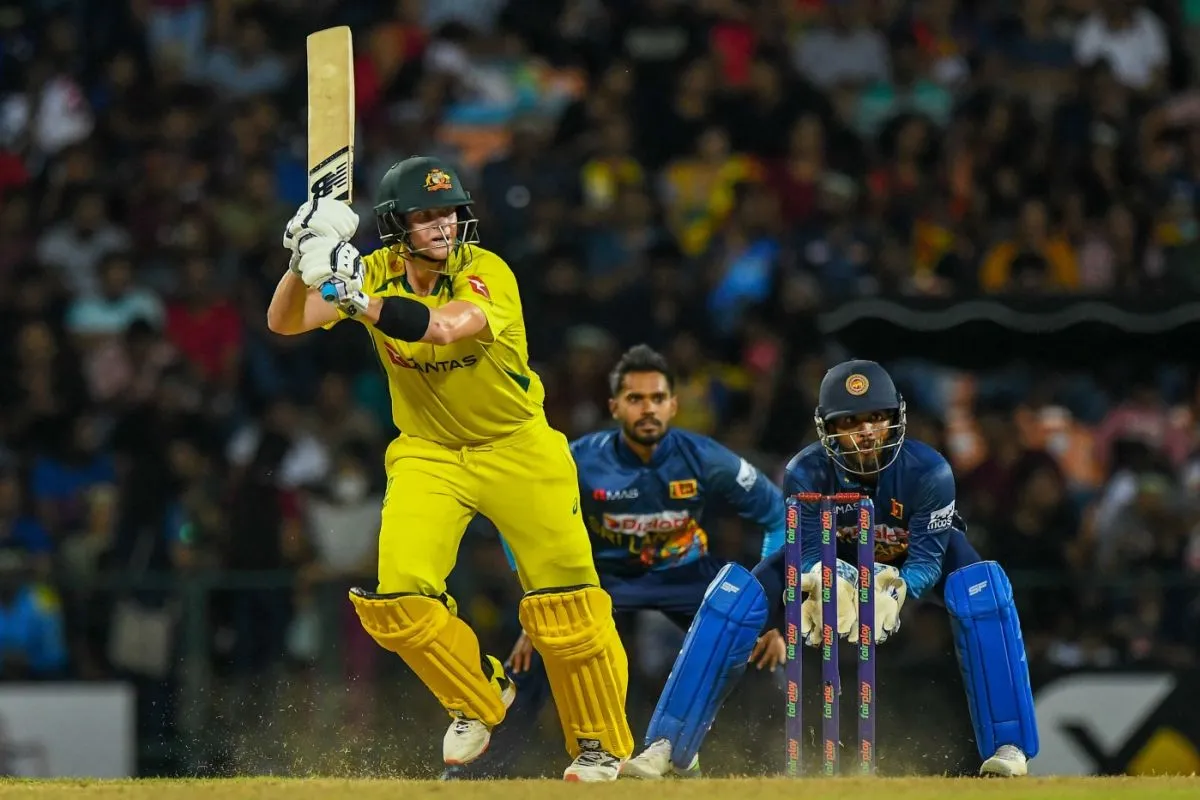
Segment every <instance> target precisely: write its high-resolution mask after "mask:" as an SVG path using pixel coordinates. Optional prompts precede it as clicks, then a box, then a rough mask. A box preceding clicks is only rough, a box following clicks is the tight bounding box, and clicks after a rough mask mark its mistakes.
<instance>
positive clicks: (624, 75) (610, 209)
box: [0, 0, 1200, 679]
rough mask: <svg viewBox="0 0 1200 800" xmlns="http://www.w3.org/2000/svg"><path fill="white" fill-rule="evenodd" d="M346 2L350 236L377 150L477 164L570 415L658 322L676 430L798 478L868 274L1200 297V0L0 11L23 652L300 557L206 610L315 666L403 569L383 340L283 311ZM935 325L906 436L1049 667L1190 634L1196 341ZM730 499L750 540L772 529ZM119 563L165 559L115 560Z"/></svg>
mask: <svg viewBox="0 0 1200 800" xmlns="http://www.w3.org/2000/svg"><path fill="white" fill-rule="evenodd" d="M334 24H349V25H351V26H353V28H354V33H355V46H356V52H357V56H356V61H355V65H354V72H355V79H356V84H357V112H358V128H357V169H356V174H355V179H356V197H357V198H358V200H357V201H356V203H355V206H356V209H357V210H358V212H359V213H360V215H361V219H362V222H361V225H360V230H359V234H358V236H357V238H356V242H357V244H358V245H359V246H360V249H363V250H364V251H365V250H368V249H371V248H372V247H374V246H377V244H378V237H377V233H376V231H375V227H374V220H373V215H372V210H371V198H372V195H373V191H374V185H375V183H376V182H377V181H378V179H379V178H380V177H381V175H382V174H383V171H384V170H385V169H386V168H387V166H389V165H390V164H391V163H393V162H394V161H395V160H398V159H399V158H403V157H405V156H407V155H410V154H413V153H432V154H436V155H439V156H442V157H444V158H447V159H449V160H451V161H452V162H453V163H455V164H456V165H458V166H459V167H460V169H461V170H462V172H463V174H464V177H465V178H466V179H467V183H468V184H469V188H470V189H471V190H472V192H473V193H474V196H475V198H476V200H477V212H478V214H479V216H480V218H481V223H480V231H481V234H482V236H483V239H484V244H485V246H489V247H491V248H493V249H495V250H497V251H498V252H499V253H500V254H502V255H503V256H504V257H505V258H506V259H507V260H508V261H509V262H510V263H511V265H512V266H513V268H514V270H515V271H516V272H517V274H518V277H519V280H520V282H521V288H522V299H523V302H524V305H525V314H526V319H527V321H528V329H529V334H530V348H531V356H532V359H533V361H534V364H535V367H536V369H537V370H538V371H539V373H540V374H541V376H542V377H543V379H544V381H545V383H546V386H547V400H546V409H547V414H548V415H549V418H550V420H551V422H552V423H553V424H554V425H556V426H557V427H559V428H560V429H562V430H564V431H565V432H567V433H568V434H569V435H570V436H577V435H580V434H583V433H585V432H587V431H589V430H593V429H595V428H597V427H600V426H604V425H606V424H608V423H609V420H608V418H607V413H606V411H605V405H604V402H605V399H606V394H607V389H606V386H605V380H604V377H605V374H606V372H607V370H608V369H609V367H610V366H611V364H612V363H613V362H614V360H615V359H616V358H617V357H618V355H619V354H620V352H621V351H622V349H623V348H625V347H628V346H630V345H632V344H635V343H638V342H643V341H644V342H648V343H650V344H651V345H653V346H655V347H658V348H661V349H662V350H663V351H664V352H665V353H666V354H667V355H668V356H669V358H670V360H671V362H672V364H673V366H674V368H675V369H676V370H678V372H679V390H678V391H679V395H680V413H679V416H678V418H677V420H676V424H677V425H678V426H680V427H684V428H688V429H691V430H695V431H699V432H701V433H705V434H711V435H714V436H716V437H718V438H719V439H721V440H722V441H724V442H725V443H726V444H728V445H729V446H731V447H733V448H734V449H735V450H738V451H739V452H742V453H744V454H745V455H746V456H747V457H749V458H752V459H753V460H754V461H755V462H756V463H758V464H759V465H760V466H761V467H762V468H764V469H765V470H767V471H768V472H769V473H770V474H775V475H778V474H779V471H780V468H781V466H782V464H783V463H784V462H785V460H786V459H787V457H788V456H789V455H790V454H791V453H793V452H794V451H795V450H796V449H798V448H800V447H801V446H803V445H804V444H805V443H807V442H808V441H810V440H811V438H812V436H813V432H812V424H811V409H812V408H813V406H814V405H815V402H814V392H815V388H816V386H817V384H818V383H819V381H820V378H821V375H822V373H823V371H824V369H825V368H826V366H827V365H828V364H830V363H832V362H833V361H836V360H838V359H839V358H841V357H842V356H844V355H848V353H846V352H845V350H844V348H842V347H841V346H840V345H839V343H838V342H837V341H836V340H834V339H830V338H827V337H823V336H822V335H820V333H819V332H818V330H819V329H818V326H817V324H816V320H817V315H818V314H819V313H820V312H821V311H822V310H824V309H828V308H830V307H832V306H835V305H836V304H837V303H839V302H842V301H844V300H847V299H849V298H852V297H859V296H864V295H881V296H890V297H912V296H937V297H950V298H969V297H976V296H979V295H980V294H993V295H997V296H1000V297H1010V296H1031V295H1058V296H1062V297H1063V301H1064V302H1067V301H1069V299H1070V298H1072V297H1076V296H1080V295H1084V294H1091V295H1104V296H1117V295H1120V296H1122V297H1126V298H1128V297H1137V296H1147V297H1149V296H1165V297H1178V296H1182V295H1183V294H1190V293H1194V292H1195V291H1196V289H1197V287H1198V286H1200V271H1197V270H1196V267H1195V264H1196V263H1198V262H1197V258H1198V257H1200V227H1198V225H1197V216H1196V207H1197V201H1198V200H1200V125H1198V123H1200V90H1197V89H1196V88H1195V85H1196V82H1195V80H1194V77H1193V73H1194V71H1195V69H1196V67H1197V64H1198V62H1197V60H1196V59H1197V55H1198V53H1200V51H1197V50H1196V49H1194V47H1193V45H1195V44H1196V43H1197V42H1200V37H1197V33H1198V32H1200V3H1198V2H1190V1H1188V2H1179V3H1174V2H1157V3H1156V2H1147V3H1142V2H1127V1H1126V0H1011V1H1009V0H975V1H974V2H972V1H971V0H688V1H685V0H508V1H507V2H506V0H425V1H424V2H422V0H397V2H383V0H358V1H356V2H354V3H338V2H333V1H332V0H275V1H274V2H271V1H269V0H268V1H265V2H240V1H239V0H211V2H210V1H207V0H128V1H126V0H3V1H0V278H2V279H3V280H4V282H5V285H6V286H7V287H8V288H7V289H6V290H5V291H4V292H3V293H0V308H2V313H0V327H2V328H3V333H4V335H3V337H2V339H0V370H2V371H0V442H2V446H0V648H3V649H2V652H0V656H2V660H0V679H11V678H17V677H34V678H53V677H78V678H84V679H87V678H96V677H104V676H109V675H113V674H121V673H123V672H130V671H132V672H135V673H140V674H151V675H153V674H161V673H163V672H170V666H169V665H170V663H171V662H172V658H173V655H172V654H173V652H174V649H173V648H174V645H173V644H172V642H173V641H174V640H175V637H176V633H177V630H176V626H177V622H178V619H177V616H176V615H175V614H174V613H173V612H172V609H173V608H174V606H173V605H172V597H173V595H172V592H171V580H172V578H171V576H179V575H182V574H187V573H193V574H201V573H206V572H207V571H210V570H214V569H222V570H237V571H247V570H249V571H276V572H278V571H283V572H285V573H290V574H292V575H294V576H295V577H296V583H295V585H294V586H293V587H291V588H289V589H287V590H286V591H281V590H280V589H278V588H261V589H256V588H253V587H252V586H248V585H239V586H240V588H237V589H235V590H231V591H229V592H226V593H223V594H221V597H220V598H219V600H218V599H214V600H213V603H212V607H211V609H210V612H211V614H210V622H211V630H210V633H211V642H210V643H209V645H210V646H211V649H212V657H213V660H214V662H220V663H221V664H223V665H225V666H227V667H228V668H230V669H233V670H235V671H237V670H240V671H243V672H262V671H266V670H270V669H273V668H275V667H280V666H282V665H285V664H287V663H289V662H304V661H305V660H306V659H311V658H312V657H313V652H314V649H319V646H320V645H319V643H318V644H314V641H317V640H319V637H318V636H317V634H316V633H314V630H315V623H314V622H313V619H312V613H311V611H312V605H313V604H314V600H313V596H314V595H313V594H312V592H311V591H310V590H311V588H312V587H314V586H318V585H321V584H323V583H327V582H332V583H333V584H334V585H336V586H339V587H343V586H344V585H345V584H346V583H348V582H349V581H350V580H351V578H352V577H353V578H357V577H362V576H366V579H367V580H368V581H369V580H370V576H371V575H372V574H373V572H374V569H373V564H374V547H375V545H374V535H375V532H376V526H377V524H378V513H379V504H380V500H381V494H382V488H383V486H382V482H383V476H382V470H381V454H382V450H383V446H384V444H385V443H386V441H387V440H388V439H389V438H390V437H391V436H392V435H394V433H395V432H394V430H393V429H392V426H391V421H390V415H389V413H388V407H387V403H388V398H387V391H386V386H385V385H384V383H383V381H382V376H381V374H380V371H379V369H378V367H377V366H376V365H375V363H374V356H373V354H372V352H371V348H370V347H369V346H368V339H367V337H366V336H365V335H363V333H362V332H361V331H359V330H357V329H356V326H354V325H352V324H346V325H341V326H338V327H337V328H335V329H334V330H332V331H330V332H321V333H313V334H309V335H307V336H304V337H298V338H284V337H279V336H276V335H273V334H271V333H269V332H268V331H267V329H266V316H265V309H266V307H267V302H268V299H269V297H270V294H271V291H272V290H273V288H274V285H275V283H276V281H277V280H278V278H279V276H280V274H281V273H282V271H283V270H284V269H285V266H286V262H285V258H284V251H283V250H282V248H281V245H280V240H281V234H282V230H283V225H284V223H285V221H286V220H287V219H288V217H289V216H290V215H291V213H292V211H293V210H294V208H295V206H296V205H298V204H299V203H300V202H301V201H302V200H303V199H304V191H305V163H304V162H305V147H304V137H305V121H306V113H305V108H306V106H305V102H306V94H305V72H304V47H303V43H304V36H305V35H306V34H307V33H309V32H311V31H313V30H316V29H318V28H322V27H326V26H328V25H334ZM334 351H337V352H339V353H351V354H354V356H356V357H358V359H359V360H358V361H354V360H353V359H351V360H347V358H346V357H345V355H342V356H339V358H338V359H337V362H336V363H338V364H339V365H341V366H340V369H339V370H338V371H332V370H331V369H330V366H329V365H330V364H332V363H334V361H333V360H332V359H331V358H329V354H330V353H332V352H334ZM855 355H858V356H870V354H869V353H855ZM910 356H911V357H912V358H911V360H906V361H903V362H897V363H889V364H888V366H889V367H891V368H893V369H894V371H895V374H896V376H897V378H898V382H899V383H900V384H901V386H902V389H903V390H904V392H905V393H906V396H907V397H908V398H909V403H910V411H911V416H910V433H909V435H910V436H915V437H917V438H921V439H925V440H927V441H930V442H931V443H933V444H935V445H937V446H939V447H942V448H943V449H944V450H945V452H947V453H948V455H949V456H950V457H951V459H952V461H953V462H954V464H955V467H956V474H957V476H958V483H959V491H960V504H961V507H962V509H963V511H964V514H965V516H966V518H967V520H968V522H969V524H970V528H971V529H970V536H971V538H972V540H973V541H974V542H975V543H976V544H977V546H978V547H979V548H980V549H981V550H982V551H983V552H984V553H985V554H986V555H988V556H991V557H995V558H998V559H999V560H1000V561H1001V562H1002V563H1004V564H1005V565H1006V567H1007V568H1008V569H1009V570H1010V572H1012V573H1014V574H1016V575H1018V576H1019V575H1021V574H1023V573H1025V572H1027V571H1035V572H1039V573H1041V574H1040V577H1036V576H1031V577H1030V579H1029V581H1027V582H1026V583H1024V584H1022V586H1023V588H1022V589H1021V590H1020V595H1021V604H1022V612H1023V614H1024V622H1025V627H1026V630H1027V642H1028V644H1029V646H1030V649H1031V653H1032V655H1033V658H1034V660H1035V661H1037V662H1039V663H1051V664H1056V665H1061V666H1076V665H1114V664H1129V663H1155V664H1172V665H1184V664H1193V665H1194V664H1196V663H1197V652H1198V650H1200V601H1198V600H1197V595H1198V593H1197V591H1196V589H1195V580H1196V577H1197V574H1198V573H1200V525H1198V522H1200V515H1198V513H1197V508H1198V505H1197V500H1198V499H1200V447H1198V445H1200V383H1198V382H1197V375H1196V373H1195V372H1194V370H1190V369H1189V368H1187V367H1186V366H1176V365H1160V364H1155V363H1127V362H1124V361H1122V360H1121V359H1119V358H1116V357H1115V356H1114V363H1113V369H1112V370H1111V371H1109V372H1106V373H1104V374H1100V373H1095V372H1090V373H1089V372H1080V371H1073V370H1070V369H1065V368H1056V369H1053V370H1051V369H1047V368H1039V367H1036V366H1033V365H1030V364H1021V363H1015V364H1008V363H1006V362H1007V360H1006V359H1005V358H1004V357H1003V355H1002V354H1001V355H998V356H996V357H995V358H993V359H991V361H990V363H992V364H998V365H1003V366H995V367H988V368H985V369H982V368H981V369H980V370H977V371H974V372H964V371H960V370H954V369H950V368H948V367H945V366H941V365H938V364H933V363H928V362H925V361H922V360H920V358H919V357H920V354H919V353H912V354H910ZM712 528H713V530H712V531H711V537H710V538H711V540H712V542H713V547H714V548H715V549H717V550H718V551H719V552H721V553H722V554H724V555H726V556H728V557H730V558H739V559H744V560H749V561H752V560H753V558H754V554H755V552H756V550H757V548H758V539H757V535H758V532H756V531H750V530H747V529H746V528H745V527H744V526H742V525H741V524H740V523H739V522H737V521H736V520H732V519H726V518H724V517H722V518H720V519H718V520H716V521H715V522H714V523H713V525H712ZM466 547H467V549H466V550H465V551H464V553H465V554H464V557H463V564H462V568H461V570H460V572H459V573H458V577H457V579H456V584H455V589H454V590H455V591H456V592H457V593H459V594H460V595H461V597H460V603H461V604H462V606H463V608H464V609H466V610H467V613H469V614H471V615H472V617H473V619H474V620H475V621H476V622H477V624H478V625H479V627H480V628H481V631H482V633H483V635H484V638H485V640H487V641H488V642H489V643H491V644H494V646H495V648H496V649H498V650H503V649H505V648H507V647H508V646H509V644H510V643H511V638H506V637H511V635H512V633H513V631H512V629H511V623H509V622H508V619H509V618H510V616H511V610H512V608H511V603H512V602H513V601H514V600H515V599H516V593H517V591H518V589H517V587H516V581H515V579H513V578H512V576H511V575H509V574H508V572H507V568H506V567H505V563H504V560H503V557H502V555H501V554H500V550H499V548H498V546H497V544H496V540H495V537H494V535H493V534H492V532H490V531H489V530H488V526H487V523H486V521H477V522H476V523H473V525H472V533H471V535H470V536H469V537H468V539H467V546H466ZM114 573H121V574H124V575H125V576H126V577H127V578H132V579H136V578H139V577H146V578H147V581H149V578H150V577H152V576H155V575H158V576H163V575H164V574H165V575H166V576H167V579H166V583H163V582H162V581H160V582H159V583H157V584H153V585H152V584H151V583H150V582H147V583H146V584H145V586H144V587H143V588H142V589H141V590H138V591H132V590H131V589H129V587H128V586H127V587H125V588H120V587H118V588H117V589H113V588H112V587H109V588H108V589H107V590H106V591H104V592H102V593H100V592H99V591H98V590H96V589H94V588H92V587H95V586H96V585H97V581H98V580H100V579H101V578H103V577H104V576H106V575H112V574H114ZM463 575H466V576H469V578H464V577H462V576H463ZM1189 576H1190V579H1191V581H1192V583H1191V584H1188V583H1187V582H1186V580H1187V579H1188V577H1189ZM1111 582H1115V583H1111ZM1110 583H1111V585H1110ZM335 595H336V593H335ZM344 623H345V627H344V629H343V631H342V633H341V635H342V636H345V637H350V638H353V637H354V636H355V633H354V632H355V631H356V630H357V625H356V624H355V623H354V621H353V619H352V615H351V616H350V617H347V618H346V619H345V620H344ZM922 630H923V626H922V625H921V624H920V623H919V622H918V623H914V625H913V626H912V634H911V639H912V640H913V641H914V642H916V643H918V644H917V645H914V646H918V645H919V643H920V642H922V641H924V640H923V639H922V636H923V635H924V634H923V633H922ZM929 636H934V637H936V635H935V634H934V633H930V634H929ZM327 643H328V642H327ZM362 645H363V642H362V640H361V637H360V638H359V639H355V642H354V646H353V647H351V646H350V645H349V644H347V645H346V647H347V649H348V650H354V648H358V649H357V650H356V651H355V652H359V653H360V654H361V658H362V659H365V660H370V659H371V658H373V657H374V656H375V655H377V654H376V650H375V649H374V648H373V647H372V646H370V643H369V642H368V643H367V645H368V646H367V647H365V648H364V647H362ZM651 649H652V648H651ZM151 651H153V652H151ZM650 657H651V656H650V655H648V656H647V658H648V659H650ZM360 667H361V665H360Z"/></svg>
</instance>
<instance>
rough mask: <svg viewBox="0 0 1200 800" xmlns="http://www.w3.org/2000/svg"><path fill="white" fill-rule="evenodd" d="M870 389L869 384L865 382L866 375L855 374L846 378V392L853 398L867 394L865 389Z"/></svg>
mask: <svg viewBox="0 0 1200 800" xmlns="http://www.w3.org/2000/svg"><path fill="white" fill-rule="evenodd" d="M870 388H871V382H870V381H868V380H867V376H866V375H860V374H858V373H857V372H856V373H854V374H853V375H851V376H850V377H849V378H846V391H847V392H849V393H850V394H852V395H854V396H855V397H862V396H863V395H864V394H866V393H867V389H870Z"/></svg>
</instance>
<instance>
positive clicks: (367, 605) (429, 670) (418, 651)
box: [350, 589, 504, 727]
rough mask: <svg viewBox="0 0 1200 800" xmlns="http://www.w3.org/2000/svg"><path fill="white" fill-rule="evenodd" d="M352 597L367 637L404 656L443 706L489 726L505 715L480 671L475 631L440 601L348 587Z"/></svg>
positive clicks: (406, 661) (412, 595)
mask: <svg viewBox="0 0 1200 800" xmlns="http://www.w3.org/2000/svg"><path fill="white" fill-rule="evenodd" d="M350 602H351V603H353V604H354V610H355V611H357V612H358V619H359V621H360V622H362V626H363V629H364V630H366V632H367V633H369V634H371V638H373V639H374V640H375V641H377V642H379V644H380V646H381V647H383V648H384V649H385V650H390V651H392V652H393V653H396V654H397V655H399V656H400V657H401V658H402V659H404V663H405V664H408V666H409V667H410V668H411V669H412V671H413V672H415V673H417V677H418V678H420V679H421V682H422V683H424V684H425V685H426V686H427V687H429V691H431V692H433V694H434V696H435V697H437V699H438V700H439V701H440V702H441V704H442V706H443V707H444V708H445V709H446V710H447V711H449V712H451V713H457V714H462V715H463V716H465V717H469V718H471V719H477V720H479V721H480V722H482V723H483V724H485V725H487V726H489V727H491V726H493V725H498V724H499V723H500V721H501V720H502V719H504V702H503V700H502V699H501V697H500V693H499V691H498V690H497V688H496V686H495V684H494V683H493V682H492V681H489V680H488V677H487V676H486V675H484V673H483V667H482V665H481V663H480V655H479V640H478V639H477V638H475V632H474V631H473V630H471V628H470V626H468V625H467V623H465V622H463V621H462V620H461V619H459V618H458V617H456V616H454V615H453V614H451V613H450V611H449V609H447V608H446V606H444V605H443V604H442V603H441V602H440V601H438V600H435V599H434V598H432V597H425V596H423V595H416V594H405V595H377V594H372V593H370V592H365V591H363V590H362V589H351V590H350Z"/></svg>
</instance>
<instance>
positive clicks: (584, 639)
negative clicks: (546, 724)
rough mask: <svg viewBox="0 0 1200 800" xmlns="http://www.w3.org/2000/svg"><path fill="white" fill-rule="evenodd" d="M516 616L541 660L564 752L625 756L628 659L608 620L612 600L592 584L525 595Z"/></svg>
mask: <svg viewBox="0 0 1200 800" xmlns="http://www.w3.org/2000/svg"><path fill="white" fill-rule="evenodd" d="M520 617H521V627H522V628H524V629H525V632H526V633H528V634H529V638H530V639H531V640H533V644H534V646H535V647H536V648H537V650H538V652H539V653H541V654H542V660H543V661H544V662H545V665H546V675H547V676H548V677H549V678H550V688H551V690H552V691H553V692H554V704H555V705H556V706H557V707H558V718H559V720H560V721H561V722H562V728H563V736H565V737H566V739H567V752H568V753H570V754H571V756H572V758H573V757H575V756H577V755H579V753H580V752H581V751H582V750H584V749H594V748H595V747H597V746H599V747H601V748H603V749H604V750H607V751H608V752H609V753H612V754H613V755H614V756H617V757H619V758H628V757H629V756H630V755H631V754H632V753H633V733H632V732H631V731H630V730H629V721H628V719H627V718H626V716H625V694H626V692H627V691H628V688H629V661H628V659H627V658H626V656H625V647H624V646H623V645H622V644H621V639H620V638H619V637H618V636H617V626H616V623H614V622H613V617H612V599H611V598H610V597H609V596H608V594H607V593H606V592H605V591H604V590H602V589H599V588H597V587H595V586H587V587H584V588H581V589H571V590H564V591H561V592H543V593H536V594H527V595H525V597H524V599H522V600H521V608H520Z"/></svg>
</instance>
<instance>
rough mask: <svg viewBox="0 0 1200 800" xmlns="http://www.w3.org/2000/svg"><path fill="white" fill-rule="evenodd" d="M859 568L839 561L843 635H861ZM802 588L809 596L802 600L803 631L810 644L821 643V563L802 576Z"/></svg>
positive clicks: (839, 618) (839, 619) (839, 625)
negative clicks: (858, 599)
mask: <svg viewBox="0 0 1200 800" xmlns="http://www.w3.org/2000/svg"><path fill="white" fill-rule="evenodd" d="M857 583H858V570H857V569H855V568H854V565H852V564H850V563H848V562H846V561H842V560H841V559H840V558H839V559H838V562H837V577H836V578H835V580H834V584H835V586H836V587H837V611H838V615H837V632H838V636H840V637H842V638H843V639H850V638H851V637H854V639H857V638H858V602H857V597H858V590H857ZM800 590H801V591H802V592H805V593H806V594H807V595H808V597H807V599H805V601H804V602H803V603H801V604H800V635H801V636H802V637H803V638H804V643H805V644H806V645H808V646H809V647H820V646H821V625H822V619H821V564H820V562H818V563H817V564H815V565H813V568H812V569H810V570H809V571H808V572H806V573H804V574H803V575H802V576H801V577H800Z"/></svg>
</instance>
